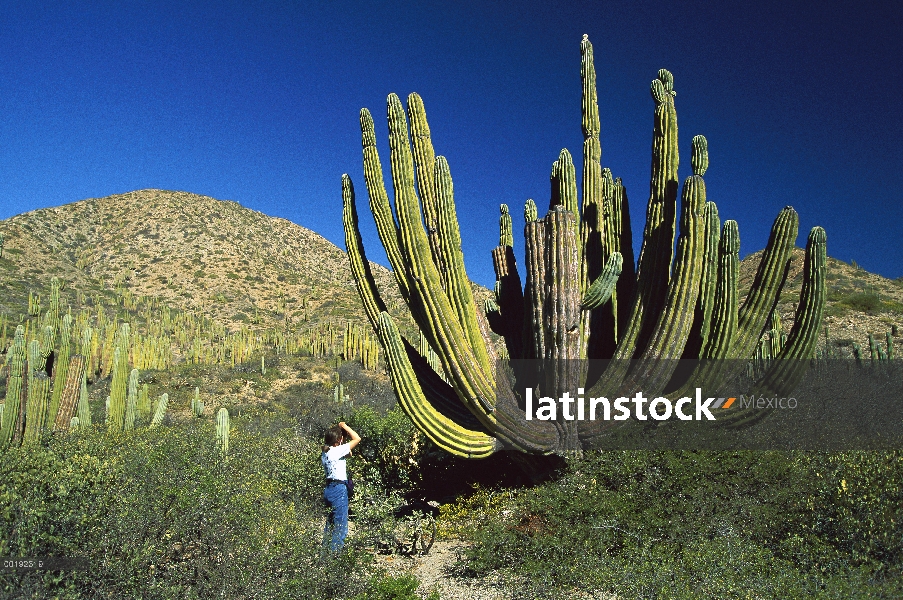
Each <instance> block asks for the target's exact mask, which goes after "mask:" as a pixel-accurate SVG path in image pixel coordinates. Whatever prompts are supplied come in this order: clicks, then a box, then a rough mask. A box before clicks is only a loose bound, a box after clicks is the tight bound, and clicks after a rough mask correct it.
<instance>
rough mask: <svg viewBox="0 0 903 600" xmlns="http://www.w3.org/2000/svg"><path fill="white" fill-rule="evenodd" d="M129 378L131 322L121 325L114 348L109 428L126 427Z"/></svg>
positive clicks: (120, 429) (108, 417)
mask: <svg viewBox="0 0 903 600" xmlns="http://www.w3.org/2000/svg"><path fill="white" fill-rule="evenodd" d="M128 378H129V324H128V323H123V324H122V325H120V326H119V332H118V334H117V336H116V346H115V347H114V350H113V374H112V382H111V383H110V410H109V414H108V416H107V429H108V430H110V431H122V430H123V428H124V427H125V411H126V401H127V397H128V389H127V384H128Z"/></svg>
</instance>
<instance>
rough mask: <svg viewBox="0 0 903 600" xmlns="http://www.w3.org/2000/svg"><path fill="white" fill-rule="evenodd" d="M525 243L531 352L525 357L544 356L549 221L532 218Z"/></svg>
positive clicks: (526, 291)
mask: <svg viewBox="0 0 903 600" xmlns="http://www.w3.org/2000/svg"><path fill="white" fill-rule="evenodd" d="M524 241H525V245H526V269H527V282H526V286H525V292H524V295H525V302H526V306H527V314H526V315H525V321H526V323H525V329H526V331H527V334H528V335H526V336H525V341H526V340H529V345H528V346H527V349H528V351H529V354H525V358H536V359H543V358H545V355H546V338H545V330H544V329H543V320H542V315H543V306H545V303H546V297H547V295H548V292H547V290H546V263H545V252H546V223H545V221H544V220H540V221H530V222H528V223H527V224H526V226H525V227H524Z"/></svg>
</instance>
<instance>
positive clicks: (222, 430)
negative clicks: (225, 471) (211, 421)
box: [216, 407, 229, 456]
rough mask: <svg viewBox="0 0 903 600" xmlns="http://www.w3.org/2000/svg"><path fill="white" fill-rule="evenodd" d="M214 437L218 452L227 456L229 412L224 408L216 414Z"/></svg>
mask: <svg viewBox="0 0 903 600" xmlns="http://www.w3.org/2000/svg"><path fill="white" fill-rule="evenodd" d="M216 437H217V439H219V443H220V452H222V454H223V456H226V455H227V454H229V411H228V410H226V408H225V407H223V408H220V409H219V411H218V412H217V413H216Z"/></svg>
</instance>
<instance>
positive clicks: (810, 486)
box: [459, 452, 903, 598]
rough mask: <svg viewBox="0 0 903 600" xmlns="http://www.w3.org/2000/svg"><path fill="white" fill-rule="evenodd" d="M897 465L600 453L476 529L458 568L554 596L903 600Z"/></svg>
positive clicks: (865, 458) (900, 470)
mask: <svg viewBox="0 0 903 600" xmlns="http://www.w3.org/2000/svg"><path fill="white" fill-rule="evenodd" d="M901 457H903V455H901V454H900V453H899V452H884V453H867V452H859V453H845V454H824V453H804V452H799V453H780V452H604V453H602V452H596V453H592V454H589V455H588V456H587V457H586V458H585V459H583V460H580V461H573V462H572V463H571V464H570V467H569V470H568V472H567V473H566V474H565V475H564V476H562V477H561V478H560V479H558V480H557V481H555V482H551V483H547V484H544V485H542V486H538V487H535V488H533V489H530V490H525V491H523V492H522V493H521V494H519V495H518V496H517V499H516V501H515V503H514V506H512V507H511V510H510V511H508V512H507V514H506V513H504V512H503V513H499V514H498V515H497V517H496V518H495V519H493V520H491V521H489V522H486V523H484V524H482V525H480V526H479V527H478V528H477V529H476V530H475V531H474V533H473V537H474V540H475V545H474V546H473V547H472V549H470V550H469V551H468V554H467V557H466V559H465V560H464V561H463V562H462V563H461V564H460V565H459V566H460V568H462V569H464V570H465V571H466V572H470V573H473V574H485V573H488V572H490V571H493V570H497V569H508V572H509V573H510V574H512V575H513V577H514V580H515V581H521V582H522V583H521V585H522V586H524V587H525V589H526V588H530V585H532V584H530V582H531V581H532V582H540V581H541V582H544V589H545V591H544V593H545V594H550V596H549V597H555V596H556V594H558V595H560V594H563V593H565V591H566V590H568V589H571V588H573V587H576V586H579V587H580V588H581V589H585V588H586V586H590V588H591V589H593V590H595V591H596V592H597V593H599V594H601V593H616V594H618V595H619V596H621V597H631V598H633V597H650V598H651V597H665V598H697V597H701V598H711V597H718V598H735V597H736V598H739V597H747V594H748V593H754V594H755V595H756V596H757V597H810V596H818V597H837V598H845V597H853V596H857V597H858V596H859V595H864V594H877V595H878V596H879V597H880V596H881V594H884V595H885V597H898V594H899V593H900V591H903V584H901V579H900V573H901V566H903V525H901V524H903V462H901V460H903V458H901ZM530 589H532V588H530ZM524 593H529V590H526V591H525V592H524ZM536 597H544V596H536Z"/></svg>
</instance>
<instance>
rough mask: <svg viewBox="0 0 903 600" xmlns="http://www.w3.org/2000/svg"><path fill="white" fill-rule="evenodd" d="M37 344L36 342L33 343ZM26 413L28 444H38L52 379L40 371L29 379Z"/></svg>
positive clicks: (45, 421) (45, 418)
mask: <svg viewBox="0 0 903 600" xmlns="http://www.w3.org/2000/svg"><path fill="white" fill-rule="evenodd" d="M32 343H36V342H32ZM26 402H27V404H26V406H27V409H26V413H25V437H24V438H23V439H24V441H26V442H37V441H39V440H40V439H41V433H42V432H43V431H44V424H45V423H47V419H48V417H47V413H48V408H49V406H48V405H49V402H50V377H48V376H47V374H46V373H41V372H40V371H38V372H34V373H32V374H31V375H30V376H29V378H28V399H27V401H26Z"/></svg>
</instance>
